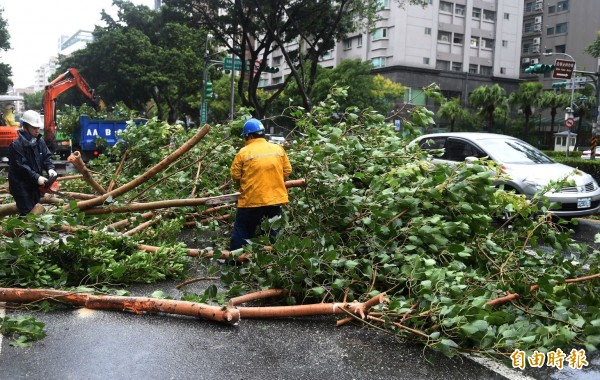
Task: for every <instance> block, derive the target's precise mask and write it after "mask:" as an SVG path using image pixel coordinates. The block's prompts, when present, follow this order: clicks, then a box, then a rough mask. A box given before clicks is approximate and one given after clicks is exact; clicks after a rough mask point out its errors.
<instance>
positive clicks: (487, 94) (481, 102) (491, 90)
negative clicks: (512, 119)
mask: <svg viewBox="0 0 600 380" xmlns="http://www.w3.org/2000/svg"><path fill="white" fill-rule="evenodd" d="M469 103H470V105H471V107H473V108H476V109H478V110H479V114H480V115H481V116H482V117H485V119H486V120H487V128H486V129H487V131H488V132H495V130H496V128H495V120H494V119H495V116H496V115H497V114H498V113H506V112H507V111H508V99H507V97H506V91H505V90H504V89H503V88H502V87H500V85H498V84H494V85H492V86H479V87H477V88H476V89H475V91H473V93H472V94H471V95H470V96H469Z"/></svg>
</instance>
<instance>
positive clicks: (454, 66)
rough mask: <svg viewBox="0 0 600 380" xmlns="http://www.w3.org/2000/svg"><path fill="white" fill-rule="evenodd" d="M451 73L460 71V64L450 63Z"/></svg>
mask: <svg viewBox="0 0 600 380" xmlns="http://www.w3.org/2000/svg"><path fill="white" fill-rule="evenodd" d="M452 71H462V62H452Z"/></svg>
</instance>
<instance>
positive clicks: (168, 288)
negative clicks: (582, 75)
mask: <svg viewBox="0 0 600 380" xmlns="http://www.w3.org/2000/svg"><path fill="white" fill-rule="evenodd" d="M575 231H576V233H575V238H576V239H577V240H580V241H581V240H584V241H589V242H590V244H593V243H592V242H593V237H594V235H595V234H596V233H597V232H598V231H600V223H598V222H594V221H582V223H581V224H580V225H579V226H577V227H576V228H575ZM198 275H199V273H191V275H190V277H197V276H198ZM175 285H176V283H174V282H163V283H160V284H153V285H141V286H135V287H132V288H130V290H131V292H132V295H139V296H150V295H151V294H152V293H153V292H154V291H156V290H161V291H163V292H165V294H166V295H167V296H170V297H173V298H176V299H179V298H181V296H182V293H181V292H180V291H179V290H177V289H176V288H175ZM208 285H210V282H202V283H195V284H192V285H191V286H190V287H188V291H190V292H193V293H201V292H202V291H203V289H204V288H205V287H207V286H208ZM19 313H20V312H15V311H10V310H9V311H7V315H10V316H15V315H18V314H19ZM35 317H36V319H38V320H40V321H42V322H44V323H45V324H46V333H47V334H48V335H47V337H46V338H44V339H43V340H41V341H38V342H35V343H34V344H33V346H31V347H29V348H24V349H23V348H15V347H12V346H10V345H9V341H8V340H7V339H3V340H2V345H1V351H0V380H4V379H36V380H37V379H50V380H54V379H115V380H116V379H228V380H229V379H299V380H302V379H340V380H344V379H492V380H493V379H505V378H508V379H561V380H563V379H564V380H567V379H577V380H579V379H586V380H587V379H589V380H592V379H600V357H599V356H598V355H595V356H590V357H588V360H589V361H590V366H589V367H588V368H586V369H584V370H572V369H569V368H565V369H564V370H561V371H558V370H554V369H552V368H549V367H544V368H542V369H527V370H525V371H519V370H514V369H509V368H506V367H502V366H500V369H499V370H498V371H493V370H491V369H489V368H488V367H487V365H480V364H478V363H477V362H475V361H472V360H470V359H468V358H466V357H463V356H457V357H454V358H446V357H444V356H443V355H441V354H439V353H437V352H432V351H430V350H427V349H424V348H423V347H422V346H420V345H416V344H413V343H409V342H403V341H401V340H399V339H397V338H395V337H393V336H390V335H387V334H384V333H381V332H378V331H375V330H368V329H365V328H361V327H359V326H353V325H347V326H343V327H336V326H335V318H334V317H329V316H324V317H312V318H299V319H292V318H289V319H278V320H277V319H276V320H250V319H247V320H242V321H241V322H240V323H239V324H238V325H237V326H227V325H222V324H218V323H214V322H209V321H204V320H198V319H194V318H188V317H179V316H167V315H135V314H132V313H125V312H113V311H99V310H89V309H77V310H73V309H64V310H56V311H52V312H50V313H36V314H35Z"/></svg>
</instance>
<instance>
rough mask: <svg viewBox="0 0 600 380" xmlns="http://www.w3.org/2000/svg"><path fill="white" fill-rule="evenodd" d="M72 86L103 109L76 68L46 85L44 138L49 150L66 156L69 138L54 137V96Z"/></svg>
mask: <svg viewBox="0 0 600 380" xmlns="http://www.w3.org/2000/svg"><path fill="white" fill-rule="evenodd" d="M72 87H77V88H78V89H79V91H81V93H82V94H83V95H85V96H86V97H87V98H88V99H89V100H90V101H91V102H92V103H93V104H94V106H95V107H97V108H100V109H105V108H106V106H105V104H104V101H103V100H102V99H100V97H99V96H97V95H96V93H95V91H94V89H93V88H91V87H90V85H89V84H88V83H87V82H86V81H85V79H83V77H82V76H81V75H80V74H79V71H78V70H77V69H73V68H69V69H67V71H65V72H64V73H62V74H61V75H59V76H58V77H56V79H54V80H53V81H52V82H50V83H49V84H48V85H46V88H45V90H44V98H43V106H44V140H45V141H46V145H48V148H50V151H51V152H53V153H56V154H59V155H61V156H66V155H68V153H70V151H71V139H70V138H66V139H60V140H57V138H56V98H57V97H58V96H59V95H60V94H62V93H63V92H65V91H67V90H69V89H70V88H72Z"/></svg>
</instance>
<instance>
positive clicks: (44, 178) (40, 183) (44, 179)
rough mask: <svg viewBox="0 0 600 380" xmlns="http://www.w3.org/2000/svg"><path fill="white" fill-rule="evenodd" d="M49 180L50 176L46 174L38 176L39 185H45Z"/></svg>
mask: <svg viewBox="0 0 600 380" xmlns="http://www.w3.org/2000/svg"><path fill="white" fill-rule="evenodd" d="M47 180H48V178H46V177H44V176H39V177H38V185H40V186H44V185H45V184H46V181H47Z"/></svg>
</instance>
